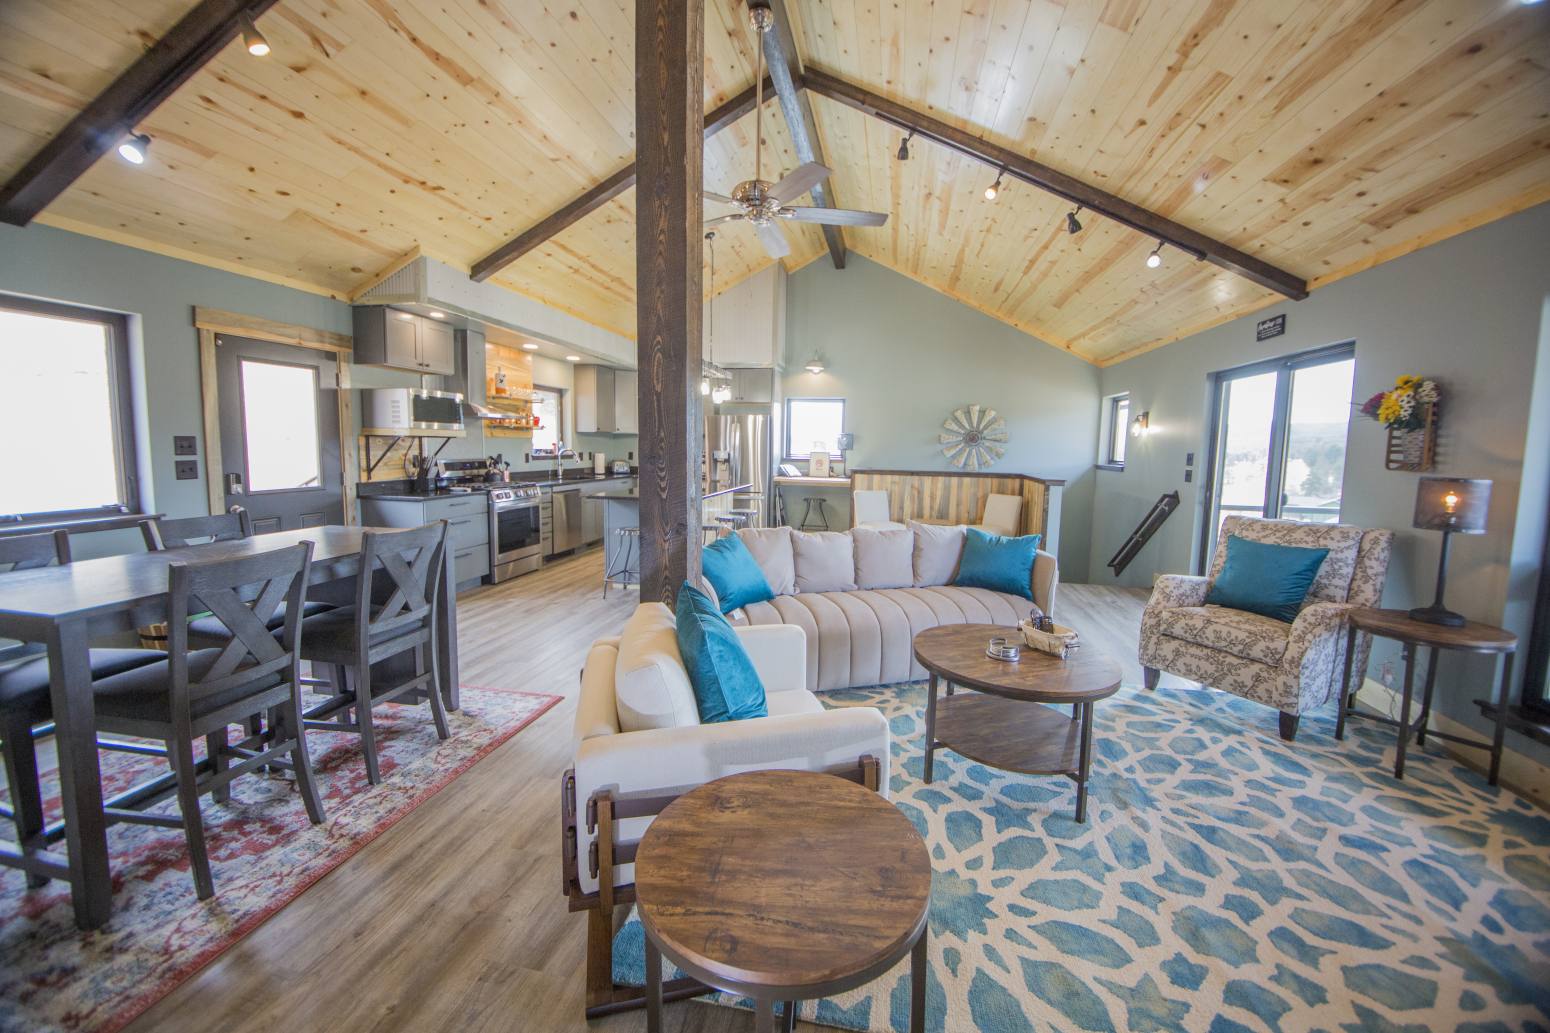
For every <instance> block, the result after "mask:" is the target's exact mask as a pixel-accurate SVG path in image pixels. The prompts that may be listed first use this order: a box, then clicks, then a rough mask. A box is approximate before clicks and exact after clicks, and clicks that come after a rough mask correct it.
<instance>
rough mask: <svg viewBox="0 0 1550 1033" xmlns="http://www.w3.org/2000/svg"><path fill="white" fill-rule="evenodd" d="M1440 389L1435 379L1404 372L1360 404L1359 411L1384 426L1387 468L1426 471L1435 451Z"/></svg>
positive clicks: (1429, 466)
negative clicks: (1386, 436) (1387, 436)
mask: <svg viewBox="0 0 1550 1033" xmlns="http://www.w3.org/2000/svg"><path fill="white" fill-rule="evenodd" d="M1441 400H1442V389H1441V388H1439V387H1438V386H1437V382H1436V381H1435V380H1428V379H1426V378H1425V377H1419V376H1416V375H1414V374H1411V373H1406V374H1404V375H1403V376H1400V377H1399V378H1398V379H1396V380H1395V381H1394V386H1393V387H1392V388H1390V389H1389V390H1387V391H1379V392H1378V393H1377V394H1375V395H1373V396H1372V397H1371V398H1369V399H1367V401H1365V402H1363V403H1362V407H1361V410H1360V411H1361V414H1362V415H1363V416H1365V417H1367V418H1368V419H1369V420H1376V421H1377V422H1378V423H1381V424H1383V426H1384V427H1386V428H1387V429H1388V432H1389V440H1388V451H1387V455H1386V456H1385V460H1384V465H1385V466H1386V467H1388V468H1389V469H1390V470H1430V469H1431V468H1432V462H1433V460H1434V458H1435V453H1436V441H1437V410H1438V403H1439V402H1440V401H1441Z"/></svg>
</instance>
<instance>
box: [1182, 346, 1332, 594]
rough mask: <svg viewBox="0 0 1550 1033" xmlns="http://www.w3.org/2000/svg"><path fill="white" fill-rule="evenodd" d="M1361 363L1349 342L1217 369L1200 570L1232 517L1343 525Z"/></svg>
mask: <svg viewBox="0 0 1550 1033" xmlns="http://www.w3.org/2000/svg"><path fill="white" fill-rule="evenodd" d="M1355 371H1356V358H1355V346H1354V345H1351V344H1343V345H1338V346H1336V347H1334V348H1324V349H1320V350H1319V351H1317V352H1308V353H1304V354H1301V355H1292V356H1287V357H1285V358H1281V359H1272V360H1270V361H1269V362H1262V363H1255V364H1254V365H1252V366H1245V367H1242V368H1240V369H1235V370H1227V371H1224V372H1221V373H1216V374H1213V375H1212V381H1213V387H1214V403H1213V407H1212V420H1211V428H1212V437H1211V449H1210V452H1209V453H1208V454H1209V456H1210V476H1209V480H1208V482H1207V489H1206V490H1207V498H1208V500H1209V509H1208V513H1207V520H1206V522H1205V525H1204V527H1203V528H1202V532H1203V533H1202V536H1201V546H1202V548H1201V552H1200V564H1199V565H1200V568H1201V570H1202V572H1203V571H1205V570H1206V569H1209V567H1210V563H1211V556H1212V553H1213V551H1214V550H1215V548H1216V538H1217V531H1218V529H1219V528H1220V527H1221V525H1222V520H1223V519H1224V518H1225V517H1228V516H1230V515H1233V514H1239V515H1247V516H1261V517H1279V518H1282V519H1286V520H1305V521H1309V522H1312V523H1320V524H1334V523H1339V521H1340V503H1341V486H1342V482H1343V480H1344V478H1345V454H1346V435H1347V432H1348V430H1349V428H1350V423H1351V378H1352V375H1353V374H1354V373H1355Z"/></svg>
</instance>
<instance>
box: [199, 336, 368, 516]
mask: <svg viewBox="0 0 1550 1033" xmlns="http://www.w3.org/2000/svg"><path fill="white" fill-rule="evenodd" d="M215 343H216V349H215V354H216V374H217V378H218V383H219V390H220V402H219V411H220V419H221V465H222V467H223V468H224V469H223V470H222V471H221V472H220V476H221V477H222V484H223V487H224V488H225V494H226V506H227V508H230V507H232V506H242V507H243V508H244V509H246V510H247V511H248V513H249V514H250V515H251V516H252V518H253V530H254V531H257V532H259V533H264V532H268V531H290V530H295V529H297V528H302V527H317V526H319V525H322V524H342V523H344V490H343V489H344V480H343V475H342V473H341V470H340V457H339V392H338V391H337V390H336V389H335V387H334V382H335V376H336V370H337V363H336V361H335V359H334V356H333V355H332V354H331V353H328V352H321V351H314V350H312V349H310V348H298V347H295V346H292V345H288V344H272V343H270V342H267V341H254V340H250V339H248V338H245V337H231V336H227V335H224V334H222V335H218V336H217V337H216V339H215Z"/></svg>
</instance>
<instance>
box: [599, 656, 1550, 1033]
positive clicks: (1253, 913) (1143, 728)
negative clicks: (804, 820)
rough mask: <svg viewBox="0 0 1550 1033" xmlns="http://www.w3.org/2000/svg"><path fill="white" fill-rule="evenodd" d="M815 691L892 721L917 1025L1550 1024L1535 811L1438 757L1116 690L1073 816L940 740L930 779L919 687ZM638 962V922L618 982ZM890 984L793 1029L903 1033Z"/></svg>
mask: <svg viewBox="0 0 1550 1033" xmlns="http://www.w3.org/2000/svg"><path fill="white" fill-rule="evenodd" d="M824 700H825V702H826V703H828V704H829V705H830V706H876V707H878V708H880V709H881V710H882V711H883V713H884V714H886V715H887V716H888V718H889V721H890V723H891V724H892V728H893V735H894V745H893V768H892V793H893V799H894V801H895V802H896V803H897V805H898V806H899V808H900V809H901V810H903V811H904V813H905V814H907V815H908V816H909V817H910V819H911V820H912V821H914V822H915V825H916V827H918V828H919V829H920V831H921V833H922V834H923V835H924V836H925V837H926V842H927V844H928V845H929V847H930V849H931V854H932V859H933V862H934V865H935V869H936V878H935V882H934V885H933V890H932V905H931V945H930V958H931V973H930V977H929V980H928V1004H927V1011H928V1016H927V1024H926V1028H927V1029H928V1030H934V1031H948V1033H959V1031H962V1033H1024V1031H1031V1030H1039V1031H1044V1030H1147V1031H1154V1030H1157V1031H1160V1030H1187V1031H1210V1033H1237V1031H1243V1030H1253V1031H1269V1033H1282V1031H1285V1033H1292V1031H1300V1030H1327V1031H1330V1033H1335V1031H1341V1030H1345V1031H1367V1030H1372V1031H1379V1030H1383V1031H1388V1030H1394V1031H1400V1030H1404V1031H1411V1030H1459V1031H1466V1030H1467V1031H1469V1033H1508V1031H1519V1033H1531V1031H1544V1030H1547V1029H1550V817H1547V816H1546V815H1545V814H1544V813H1542V812H1540V811H1539V810H1537V809H1535V808H1534V807H1532V806H1531V805H1529V804H1528V803H1525V802H1524V801H1523V800H1521V799H1519V798H1518V797H1517V796H1515V795H1513V794H1512V793H1510V792H1507V791H1505V790H1496V789H1492V788H1491V787H1489V786H1487V785H1486V784H1485V780H1484V778H1482V777H1481V776H1480V775H1477V774H1475V773H1474V772H1472V771H1470V770H1468V769H1466V768H1463V767H1461V766H1459V765H1457V764H1456V763H1455V762H1454V761H1452V760H1451V759H1449V758H1447V757H1446V756H1444V755H1442V754H1441V753H1440V752H1438V751H1434V750H1432V749H1431V748H1428V749H1427V750H1426V751H1412V752H1411V754H1410V759H1409V761H1408V765H1407V768H1406V777H1405V781H1403V782H1396V781H1394V779H1393V777H1392V775H1391V774H1390V772H1391V771H1392V768H1393V741H1394V740H1393V733H1392V731H1391V730H1389V729H1387V728H1380V727H1378V726H1376V725H1373V724H1370V723H1357V726H1356V728H1355V730H1354V732H1351V733H1349V734H1348V735H1347V738H1346V741H1345V742H1343V743H1339V742H1336V741H1335V739H1334V719H1333V716H1326V715H1324V714H1314V715H1307V716H1305V717H1304V718H1303V722H1302V729H1301V732H1300V734H1299V736H1298V740H1297V742H1295V743H1284V742H1282V741H1281V740H1280V739H1279V738H1277V737H1276V735H1275V731H1274V729H1275V719H1274V715H1273V714H1272V713H1271V712H1270V711H1268V710H1266V709H1265V708H1264V707H1262V706H1259V705H1257V704H1253V703H1249V702H1247V701H1244V700H1240V699H1238V698H1237V697H1234V696H1230V695H1227V694H1226V693H1219V692H1212V691H1210V690H1205V689H1193V690H1192V689H1167V688H1164V689H1161V690H1159V691H1157V692H1155V693H1148V692H1145V691H1143V690H1140V689H1134V688H1126V689H1122V690H1121V691H1120V693H1119V695H1117V696H1115V697H1114V698H1112V699H1110V700H1107V701H1105V702H1103V703H1100V704H1098V724H1097V727H1096V734H1095V748H1096V753H1095V761H1094V779H1093V783H1092V796H1091V800H1090V805H1089V814H1088V817H1089V822H1088V824H1087V825H1078V824H1076V823H1075V822H1074V821H1073V820H1072V818H1071V814H1072V808H1073V803H1074V798H1075V786H1074V785H1072V784H1071V783H1070V782H1069V781H1068V780H1065V779H1056V778H1033V777H1029V776H1024V775H1016V774H1011V773H1007V772H1002V771H996V770H993V769H990V768H987V767H985V766H983V765H981V764H977V763H974V762H972V761H969V760H966V759H965V758H963V757H960V756H959V755H957V754H955V753H953V752H951V751H947V750H944V751H941V752H939V753H938V754H937V761H936V781H935V783H934V784H932V785H930V786H927V785H925V784H923V783H922V782H921V758H920V741H921V736H922V729H923V726H924V721H923V710H922V708H923V706H924V703H925V693H924V687H923V686H922V685H918V684H917V685H905V686H893V687H888V688H880V689H863V690H851V691H847V692H833V693H828V694H826V695H825V696H824ZM861 846H863V848H864V845H861ZM641 958H642V941H641V929H640V923H639V922H638V921H637V920H636V919H635V918H634V917H633V916H632V917H631V919H630V921H629V922H628V923H627V924H626V925H625V926H624V928H623V929H622V930H621V931H620V933H619V936H618V940H617V943H616V952H615V977H616V978H617V979H619V980H620V981H621V982H629V983H634V984H637V985H638V984H640V983H641V982H642V972H643V970H644V969H643V965H642V960H641ZM907 975H908V968H907V963H906V964H905V965H903V966H901V967H900V968H898V969H896V970H894V971H893V972H890V973H888V974H887V975H885V976H884V977H883V978H881V979H879V980H877V981H876V982H874V983H871V984H869V985H868V986H865V987H862V988H861V989H859V990H856V991H852V992H851V993H849V994H846V995H844V996H841V997H837V998H832V999H826V1000H820V1001H805V1002H803V1003H802V1004H801V1006H800V1010H799V1012H798V1014H799V1016H800V1017H801V1018H803V1019H810V1020H813V1021H816V1022H820V1023H823V1024H826V1025H831V1026H837V1027H841V1028H844V1029H852V1030H866V1031H903V1030H907V1029H908V1028H909V985H908V979H907ZM715 999H716V1000H717V1001H718V1002H719V1003H723V1004H732V1005H737V1004H740V1003H742V1002H738V1001H735V1000H733V999H731V998H729V997H725V996H720V997H717V998H715ZM672 1007H687V1005H674V1006H672Z"/></svg>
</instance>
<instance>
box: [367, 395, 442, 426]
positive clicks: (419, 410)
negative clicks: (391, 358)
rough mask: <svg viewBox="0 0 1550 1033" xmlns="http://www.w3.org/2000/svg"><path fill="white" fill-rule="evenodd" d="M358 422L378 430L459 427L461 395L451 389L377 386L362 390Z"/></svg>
mask: <svg viewBox="0 0 1550 1033" xmlns="http://www.w3.org/2000/svg"><path fill="white" fill-rule="evenodd" d="M366 394H367V402H366V405H365V406H364V409H365V411H364V412H362V414H361V416H362V420H361V423H362V424H363V425H365V426H367V427H373V428H377V429H381V430H462V429H463V396H462V395H460V394H458V393H457V392H455V391H425V390H422V389H420V388H417V387H378V388H372V389H371V390H369V391H367V392H366Z"/></svg>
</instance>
